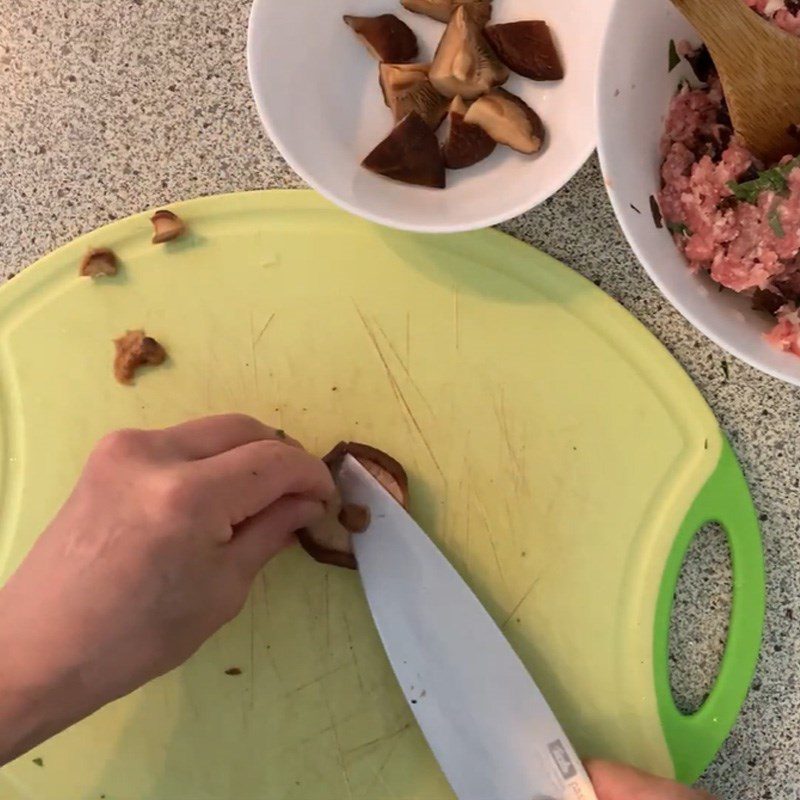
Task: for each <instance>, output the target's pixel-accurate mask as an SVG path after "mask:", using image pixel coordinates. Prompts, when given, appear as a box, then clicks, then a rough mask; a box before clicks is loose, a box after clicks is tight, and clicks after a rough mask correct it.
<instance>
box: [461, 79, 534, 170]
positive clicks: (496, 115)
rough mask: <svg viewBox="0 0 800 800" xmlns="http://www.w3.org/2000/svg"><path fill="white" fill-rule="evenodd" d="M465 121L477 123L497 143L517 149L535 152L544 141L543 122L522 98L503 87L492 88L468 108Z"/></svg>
mask: <svg viewBox="0 0 800 800" xmlns="http://www.w3.org/2000/svg"><path fill="white" fill-rule="evenodd" d="M464 121H465V122H468V123H471V124H473V125H479V126H480V127H481V128H483V130H485V131H486V133H488V134H489V136H491V137H492V139H494V140H495V141H496V142H498V144H505V145H508V146H509V147H511V148H513V149H514V150H518V151H519V152H520V153H528V154H530V153H536V152H538V151H539V150H540V149H541V147H542V142H543V141H544V125H543V124H542V121H541V119H539V115H538V114H537V113H536V112H535V111H534V110H533V109H532V108H531V107H530V106H529V105H527V103H525V101H523V100H521V99H520V98H519V97H517V96H516V95H513V94H511V92H507V91H506V90H505V89H493V90H492V91H491V92H489V93H488V94H486V95H484V96H483V97H481V98H479V99H478V100H476V101H475V102H474V103H473V104H472V105H471V106H470V107H469V109H467V113H466V114H465V115H464Z"/></svg>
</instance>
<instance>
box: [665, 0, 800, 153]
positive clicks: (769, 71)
mask: <svg viewBox="0 0 800 800" xmlns="http://www.w3.org/2000/svg"><path fill="white" fill-rule="evenodd" d="M672 3H673V4H674V5H675V6H676V7H677V8H678V9H679V10H680V11H681V12H682V13H683V15H684V16H685V17H686V18H687V19H688V20H689V22H691V23H692V25H694V27H695V28H696V29H697V32H698V33H699V34H700V36H701V37H702V39H703V41H704V42H705V43H706V45H707V46H708V49H709V52H710V53H711V58H713V59H714V64H715V65H716V67H717V71H718V72H719V77H720V80H721V81H722V88H723V91H724V92H725V98H726V100H727V101H728V108H729V110H730V114H731V120H732V121H733V127H734V130H735V131H736V133H738V134H739V135H740V136H741V137H742V139H744V141H745V143H746V144H747V147H748V148H749V149H750V150H751V151H752V152H753V153H755V154H756V155H757V156H760V157H761V158H762V159H763V160H764V161H766V162H767V163H768V164H771V163H773V162H775V161H777V160H778V159H780V158H781V157H782V156H785V155H786V154H787V153H792V154H794V153H796V151H797V149H798V146H799V145H800V141H798V138H797V136H796V135H795V136H792V133H791V131H792V130H794V128H793V126H794V125H795V124H796V123H798V122H800V38H797V37H795V36H792V35H791V34H789V33H786V32H785V31H783V30H781V29H780V28H778V26H777V25H775V24H774V23H772V22H769V21H768V20H765V19H764V18H763V17H761V16H760V15H759V14H757V13H756V12H755V11H754V10H753V9H752V8H750V7H749V6H747V5H746V4H745V2H744V0H672Z"/></svg>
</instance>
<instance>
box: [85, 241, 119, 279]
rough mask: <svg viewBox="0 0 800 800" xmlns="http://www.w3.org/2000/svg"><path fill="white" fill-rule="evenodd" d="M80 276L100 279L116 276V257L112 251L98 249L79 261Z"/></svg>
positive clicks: (105, 248)
mask: <svg viewBox="0 0 800 800" xmlns="http://www.w3.org/2000/svg"><path fill="white" fill-rule="evenodd" d="M79 272H80V274H81V275H83V276H84V277H88V278H101V277H103V276H108V275H116V274H117V257H116V255H115V254H114V251H113V250H109V249H108V248H107V247H98V248H95V249H94V250H89V252H88V253H87V254H86V255H85V256H84V257H83V258H82V259H81V266H80V270H79Z"/></svg>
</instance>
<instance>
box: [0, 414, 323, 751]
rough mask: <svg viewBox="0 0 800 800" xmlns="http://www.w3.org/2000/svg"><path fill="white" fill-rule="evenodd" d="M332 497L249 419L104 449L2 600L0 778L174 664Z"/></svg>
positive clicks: (144, 434) (228, 614) (290, 445)
mask: <svg viewBox="0 0 800 800" xmlns="http://www.w3.org/2000/svg"><path fill="white" fill-rule="evenodd" d="M334 496H335V488H334V485H333V481H332V479H331V476H330V473H329V472H328V470H327V468H326V467H325V466H324V464H323V463H322V462H321V461H319V460H318V459H316V458H313V457H312V456H311V455H309V454H308V453H306V452H305V451H304V450H303V449H302V448H301V447H299V446H298V445H297V443H296V442H293V441H292V440H287V439H286V438H285V436H283V435H282V434H280V433H279V432H277V431H275V430H274V429H272V428H268V427H266V426H264V425H262V424H261V423H260V422H258V421H256V420H254V419H251V418H249V417H244V416H237V415H232V416H222V417H211V418H206V419H200V420H195V421H193V422H189V423H186V424H184V425H178V426H177V427H174V428H168V429H166V430H161V431H121V432H117V433H113V434H111V435H109V436H107V437H106V438H105V439H103V440H102V441H101V442H100V444H99V445H98V446H97V447H96V448H95V450H94V451H93V452H92V454H91V456H90V457H89V460H88V462H87V464H86V467H85V469H84V471H83V474H82V475H81V477H80V480H79V481H78V484H77V486H76V488H75V490H74V492H73V493H72V495H71V497H70V498H69V499H68V500H67V502H66V504H65V505H64V507H63V508H62V509H61V511H60V512H59V513H58V515H57V516H56V518H55V519H54V520H53V522H52V523H51V524H50V526H49V527H48V528H47V529H46V530H45V532H44V533H43V534H42V535H41V536H40V537H39V539H38V541H37V542H36V543H35V545H34V546H33V548H32V550H31V552H30V553H29V554H28V556H27V557H26V558H25V560H24V561H23V562H22V564H21V566H20V567H19V569H18V570H17V572H16V573H15V574H14V575H13V576H12V577H11V578H10V580H9V581H8V583H7V585H6V586H5V587H4V588H3V589H2V590H1V591H0V654H2V655H1V656H0V658H2V669H0V764H2V763H3V762H4V761H5V760H8V759H9V758H12V757H14V756H16V755H19V754H20V753H21V752H24V750H25V749H28V748H29V747H31V746H33V745H34V744H35V743H37V742H38V741H41V740H42V739H44V738H47V737H48V736H50V735H52V734H53V733H55V732H57V731H58V730H61V729H63V728H64V727H66V726H68V725H70V724H72V722H74V721H76V720H77V719H80V718H81V717H83V716H86V715H87V714H89V713H91V712H92V711H94V710H96V709H97V708H99V707H100V706H102V705H104V704H105V703H107V702H109V701H110V700H113V699H115V698H117V697H121V696H122V695H124V694H127V693H128V692H130V691H132V690H134V689H136V688H137V687H139V686H141V685H142V684H144V683H145V682H147V681H148V680H150V679H152V678H155V677H156V676H158V675H161V674H163V673H165V672H167V671H169V670H171V669H173V668H174V667H176V666H178V665H179V664H181V663H182V662H183V661H185V660H186V659H187V658H188V657H189V656H190V655H191V654H192V653H193V652H194V651H195V650H196V649H197V648H198V647H199V646H200V645H201V644H202V643H203V642H204V641H205V640H206V639H207V638H208V637H209V636H211V634H213V633H214V632H215V631H216V630H217V629H218V628H220V627H221V626H222V625H223V624H225V623H226V622H228V621H229V620H231V619H232V618H233V617H234V616H236V614H238V612H239V611H240V610H241V608H242V606H243V604H244V602H245V600H246V598H247V594H248V591H249V589H250V585H251V583H252V581H253V579H254V577H255V576H256V574H257V573H258V572H259V570H260V569H261V568H262V567H263V565H264V564H265V563H266V562H267V561H268V560H269V559H270V558H271V557H272V556H274V555H275V554H276V553H278V552H279V551H280V550H281V549H282V548H284V547H286V546H287V545H288V544H290V543H291V542H292V540H293V538H294V536H293V533H294V531H296V530H297V529H298V528H301V527H304V526H305V525H307V524H309V523H311V522H313V521H314V520H316V519H317V518H319V517H320V516H322V515H323V513H324V504H325V503H326V502H327V501H329V500H331V499H332V498H333V497H334ZM9 684H10V685H9Z"/></svg>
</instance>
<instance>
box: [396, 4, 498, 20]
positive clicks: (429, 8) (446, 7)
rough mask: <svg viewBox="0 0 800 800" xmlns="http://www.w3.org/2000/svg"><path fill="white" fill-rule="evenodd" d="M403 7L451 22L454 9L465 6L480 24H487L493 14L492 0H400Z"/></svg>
mask: <svg viewBox="0 0 800 800" xmlns="http://www.w3.org/2000/svg"><path fill="white" fill-rule="evenodd" d="M400 2H401V3H402V4H403V7H404V8H406V9H408V10H409V11H413V12H415V13H417V14H424V15H425V16H426V17H431V18H433V19H438V20H439V22H449V21H450V17H451V16H452V15H453V11H454V10H455V9H456V8H457V7H458V6H464V7H465V8H466V9H467V11H468V12H469V14H470V15H471V16H472V18H473V19H474V20H475V22H477V23H478V25H480V26H483V25H485V24H486V23H487V22H488V21H489V19H490V17H491V16H492V2H491V0H400Z"/></svg>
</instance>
